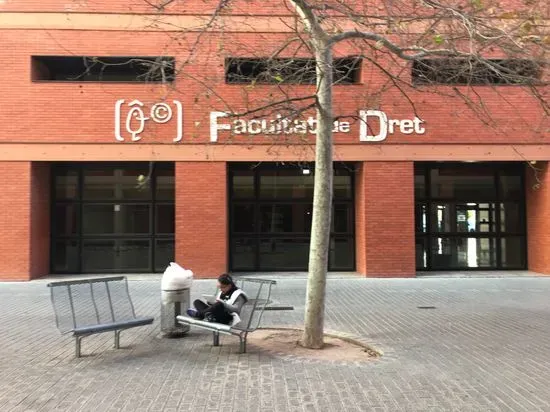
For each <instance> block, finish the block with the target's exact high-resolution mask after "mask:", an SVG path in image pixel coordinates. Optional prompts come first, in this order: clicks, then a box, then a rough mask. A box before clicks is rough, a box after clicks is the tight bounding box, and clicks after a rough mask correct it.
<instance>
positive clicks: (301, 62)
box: [225, 57, 361, 84]
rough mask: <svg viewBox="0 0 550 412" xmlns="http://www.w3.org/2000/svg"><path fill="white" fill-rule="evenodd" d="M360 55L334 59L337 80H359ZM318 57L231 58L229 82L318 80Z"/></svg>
mask: <svg viewBox="0 0 550 412" xmlns="http://www.w3.org/2000/svg"><path fill="white" fill-rule="evenodd" d="M360 70H361V58H360V57H345V58H336V59H334V68H333V73H334V80H333V81H334V84H353V83H359V79H360ZM316 77H317V76H316V73H315V59H311V58H275V59H267V58H246V57H244V58H234V57H232V58H227V59H226V60H225V81H226V83H247V84H248V83H264V84H285V83H287V84H315V82H316Z"/></svg>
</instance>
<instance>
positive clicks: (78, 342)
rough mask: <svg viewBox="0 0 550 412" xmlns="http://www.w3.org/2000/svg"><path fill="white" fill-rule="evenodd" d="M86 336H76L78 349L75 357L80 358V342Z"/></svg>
mask: <svg viewBox="0 0 550 412" xmlns="http://www.w3.org/2000/svg"><path fill="white" fill-rule="evenodd" d="M83 337H84V336H75V343H76V348H75V356H76V357H77V358H80V341H81V340H82V338H83Z"/></svg>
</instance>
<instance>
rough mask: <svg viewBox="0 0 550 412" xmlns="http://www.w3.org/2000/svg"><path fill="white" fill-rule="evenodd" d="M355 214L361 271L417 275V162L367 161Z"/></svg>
mask: <svg viewBox="0 0 550 412" xmlns="http://www.w3.org/2000/svg"><path fill="white" fill-rule="evenodd" d="M355 217H356V225H355V226H356V251H357V252H356V255H357V256H356V263H357V271H358V272H359V273H361V274H365V275H366V276H369V277H414V276H415V249H414V244H415V240H414V237H415V233H414V164H413V162H364V163H363V164H362V165H361V166H360V168H359V172H358V174H357V183H356V210H355ZM411 217H413V218H411Z"/></svg>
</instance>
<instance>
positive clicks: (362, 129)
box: [359, 110, 426, 142]
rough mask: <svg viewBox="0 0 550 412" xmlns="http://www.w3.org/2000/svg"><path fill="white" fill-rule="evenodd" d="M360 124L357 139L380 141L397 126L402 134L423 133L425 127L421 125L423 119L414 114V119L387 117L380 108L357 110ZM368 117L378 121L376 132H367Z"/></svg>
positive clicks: (368, 126)
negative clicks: (373, 133) (372, 133)
mask: <svg viewBox="0 0 550 412" xmlns="http://www.w3.org/2000/svg"><path fill="white" fill-rule="evenodd" d="M359 118H360V119H361V124H360V126H359V140H360V141H361V142H381V141H382V140H385V139H386V137H388V134H393V133H394V132H395V129H396V128H397V127H399V131H400V132H401V133H403V134H412V133H416V134H424V133H425V132H426V129H425V128H424V127H422V123H424V121H423V120H421V119H419V118H418V117H416V116H415V118H414V119H412V120H410V119H404V120H396V119H388V116H387V115H386V113H384V112H382V111H380V110H361V111H360V112H359ZM369 118H376V119H377V121H378V125H379V128H378V134H375V135H371V134H369V128H370V127H371V124H369Z"/></svg>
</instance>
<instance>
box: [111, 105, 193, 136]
mask: <svg viewBox="0 0 550 412" xmlns="http://www.w3.org/2000/svg"><path fill="white" fill-rule="evenodd" d="M125 101H126V100H124V99H121V100H117V102H116V104H115V138H116V140H118V141H119V142H124V141H125V137H124V136H128V137H129V138H130V140H131V141H132V142H138V141H140V140H141V138H142V136H141V133H143V130H144V129H145V124H146V123H147V122H148V121H149V120H152V121H153V122H155V123H159V124H164V123H168V122H169V121H170V120H172V118H173V117H174V108H175V116H176V123H177V126H176V136H175V137H174V139H173V141H174V142H176V143H177V142H179V141H181V139H182V137H183V106H182V104H181V102H180V101H178V100H173V101H172V103H173V106H174V108H173V107H172V106H171V105H170V104H168V103H165V102H161V103H156V104H154V105H152V106H151V108H150V109H149V110H147V108H146V107H145V105H144V104H143V103H142V102H140V101H139V100H132V101H131V102H130V103H128V104H127V105H124V102H125ZM123 105H124V106H123ZM123 116H124V122H123V121H122V118H123ZM123 126H124V134H123Z"/></svg>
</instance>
